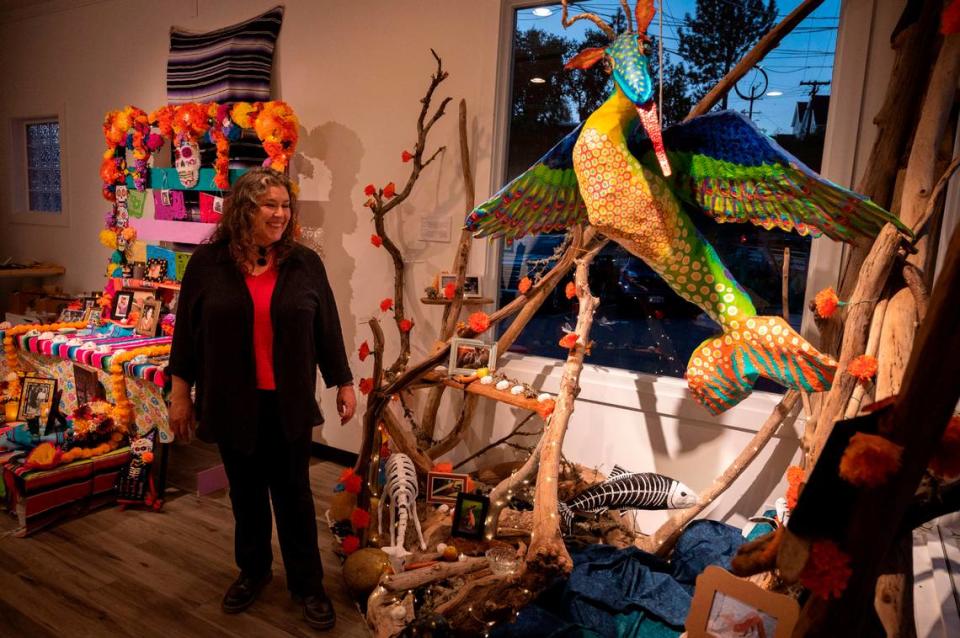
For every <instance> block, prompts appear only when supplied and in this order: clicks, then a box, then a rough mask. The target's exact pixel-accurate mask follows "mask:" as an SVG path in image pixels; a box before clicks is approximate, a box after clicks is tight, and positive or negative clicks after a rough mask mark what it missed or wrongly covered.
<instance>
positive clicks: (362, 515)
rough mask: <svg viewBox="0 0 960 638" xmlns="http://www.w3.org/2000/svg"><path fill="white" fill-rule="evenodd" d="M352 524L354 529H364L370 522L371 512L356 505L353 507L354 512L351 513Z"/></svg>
mask: <svg viewBox="0 0 960 638" xmlns="http://www.w3.org/2000/svg"><path fill="white" fill-rule="evenodd" d="M350 524H351V525H353V529H355V530H357V531H358V532H359V531H360V530H362V529H367V525H369V524H370V512H368V511H367V510H365V509H360V508H359V507H355V508H354V509H353V514H351V515H350Z"/></svg>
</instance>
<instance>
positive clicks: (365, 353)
mask: <svg viewBox="0 0 960 638" xmlns="http://www.w3.org/2000/svg"><path fill="white" fill-rule="evenodd" d="M369 356H370V345H369V344H368V343H367V342H366V341H364V342H363V343H361V344H360V360H361V361H364V360H366V358H367V357H369Z"/></svg>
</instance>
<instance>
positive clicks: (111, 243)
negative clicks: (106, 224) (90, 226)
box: [100, 228, 117, 250]
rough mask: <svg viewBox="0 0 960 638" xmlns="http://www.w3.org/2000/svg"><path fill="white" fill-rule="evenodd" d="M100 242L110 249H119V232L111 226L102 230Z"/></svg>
mask: <svg viewBox="0 0 960 638" xmlns="http://www.w3.org/2000/svg"><path fill="white" fill-rule="evenodd" d="M100 243H101V244H103V245H104V246H106V247H107V248H109V249H110V250H116V249H117V234H116V233H115V232H113V231H112V230H110V229H109V228H104V229H103V230H101V231H100Z"/></svg>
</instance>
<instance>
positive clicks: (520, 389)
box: [510, 385, 523, 394]
mask: <svg viewBox="0 0 960 638" xmlns="http://www.w3.org/2000/svg"><path fill="white" fill-rule="evenodd" d="M510 394H523V386H522V385H515V386H513V387H512V388H510Z"/></svg>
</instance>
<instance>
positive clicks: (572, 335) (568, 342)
mask: <svg viewBox="0 0 960 638" xmlns="http://www.w3.org/2000/svg"><path fill="white" fill-rule="evenodd" d="M575 345H577V333H576V332H568V333H567V334H565V335H564V336H563V339H561V340H560V347H561V348H573V347H574V346H575Z"/></svg>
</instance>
